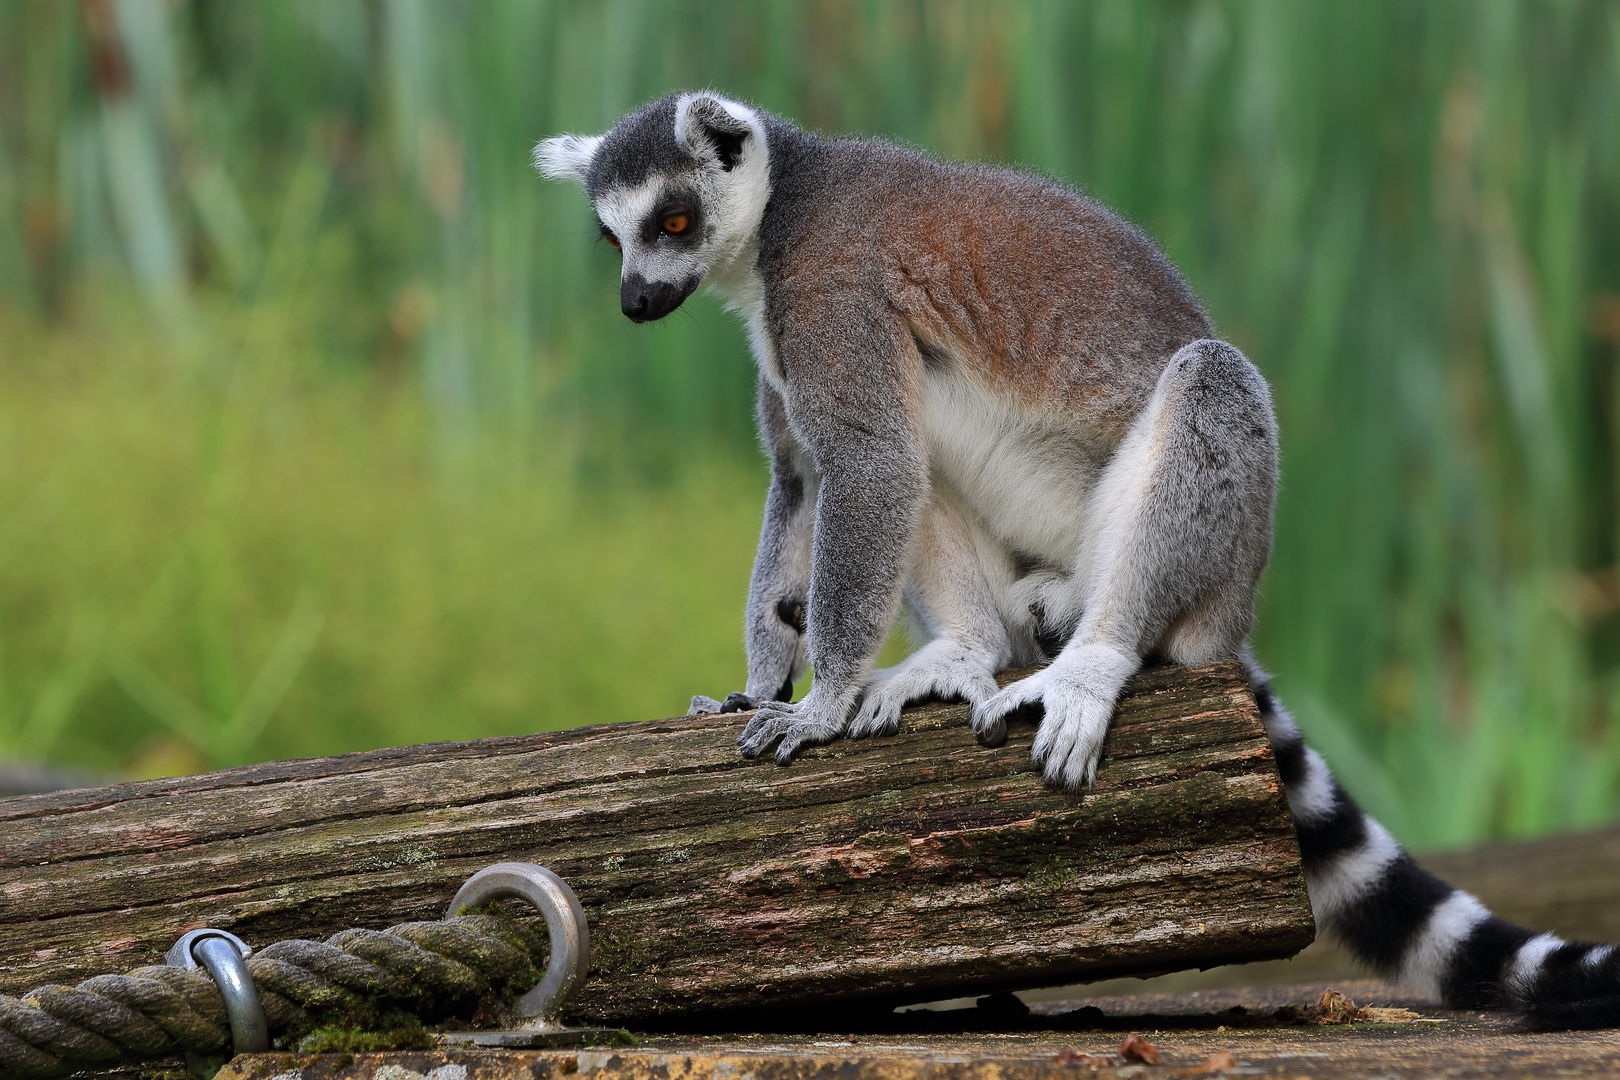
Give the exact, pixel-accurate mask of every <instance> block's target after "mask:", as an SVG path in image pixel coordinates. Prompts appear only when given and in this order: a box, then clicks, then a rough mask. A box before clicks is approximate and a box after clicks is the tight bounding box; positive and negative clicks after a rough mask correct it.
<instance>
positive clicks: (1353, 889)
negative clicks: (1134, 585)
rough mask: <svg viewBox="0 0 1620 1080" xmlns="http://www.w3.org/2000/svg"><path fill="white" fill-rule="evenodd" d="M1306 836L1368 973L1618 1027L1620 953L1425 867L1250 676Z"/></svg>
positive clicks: (1302, 845) (1319, 894)
mask: <svg viewBox="0 0 1620 1080" xmlns="http://www.w3.org/2000/svg"><path fill="white" fill-rule="evenodd" d="M1249 680H1250V684H1251V685H1252V687H1253V689H1254V696H1255V700H1256V701H1257V702H1258V704H1259V706H1260V716H1261V719H1262V720H1263V721H1264V722H1265V725H1266V734H1267V735H1268V736H1270V738H1271V745H1272V749H1273V750H1274V751H1275V753H1276V755H1277V770H1278V773H1279V774H1280V775H1281V777H1282V782H1283V787H1284V790H1285V791H1286V793H1287V796H1288V806H1289V809H1290V811H1292V813H1293V816H1294V828H1295V830H1296V831H1297V833H1298V835H1299V853H1300V857H1301V859H1302V860H1303V862H1304V864H1305V882H1306V887H1307V888H1308V889H1309V891H1310V896H1311V907H1312V909H1313V910H1314V911H1315V913H1316V924H1317V926H1318V927H1320V928H1321V929H1324V930H1326V931H1328V932H1329V933H1330V934H1332V935H1333V936H1334V937H1335V938H1337V939H1338V940H1339V941H1340V942H1342V943H1343V944H1344V945H1345V947H1346V948H1348V949H1349V950H1350V952H1351V953H1352V954H1353V955H1354V956H1355V957H1356V958H1357V959H1358V960H1360V961H1361V962H1362V963H1364V964H1366V965H1367V966H1368V967H1370V968H1372V969H1373V970H1374V971H1376V972H1377V973H1378V974H1380V975H1383V976H1385V977H1387V978H1391V979H1396V980H1398V981H1399V982H1401V983H1402V984H1403V985H1405V986H1407V987H1410V988H1411V989H1413V990H1415V991H1418V992H1420V993H1422V994H1424V995H1425V996H1427V997H1429V998H1431V999H1433V1000H1436V1001H1439V1002H1442V1003H1444V1004H1445V1005H1447V1006H1449V1007H1451V1008H1459V1009H1490V1008H1495V1009H1510V1010H1514V1011H1517V1012H1520V1013H1522V1014H1523V1015H1524V1016H1525V1018H1526V1019H1527V1020H1528V1021H1529V1023H1530V1024H1531V1025H1532V1026H1535V1027H1538V1028H1544V1029H1552V1028H1599V1027H1616V1026H1620V950H1617V949H1616V948H1615V946H1613V945H1594V944H1591V943H1589V942H1579V941H1564V940H1563V939H1561V938H1559V937H1557V936H1555V935H1553V934H1536V933H1532V932H1531V931H1529V930H1526V929H1524V928H1523V927H1520V926H1515V925H1513V924H1512V923H1510V922H1507V921H1506V920H1504V919H1500V918H1498V917H1497V916H1495V915H1492V914H1491V913H1490V912H1489V911H1487V910H1486V909H1485V906H1484V905H1483V904H1481V903H1480V902H1479V901H1478V900H1476V899H1475V898H1474V897H1472V896H1470V895H1469V894H1468V893H1465V892H1463V891H1462V890H1461V889H1454V888H1452V887H1451V886H1450V885H1447V884H1446V883H1445V882H1443V881H1441V880H1440V879H1439V878H1437V877H1435V876H1434V875H1433V874H1430V873H1429V872H1428V871H1426V870H1424V869H1422V868H1421V867H1419V866H1418V865H1417V863H1416V862H1414V861H1413V859H1412V857H1411V856H1410V855H1408V854H1407V853H1406V852H1405V851H1403V850H1402V849H1401V846H1400V845H1399V844H1397V843H1396V842H1395V840H1394V839H1393V838H1392V837H1391V836H1390V835H1389V832H1388V831H1387V830H1386V829H1385V828H1384V827H1383V826H1382V825H1380V824H1378V822H1376V821H1374V820H1373V819H1372V818H1370V817H1368V816H1367V815H1366V814H1365V813H1363V812H1362V810H1361V807H1359V806H1357V805H1356V803H1355V800H1353V799H1351V798H1350V796H1349V795H1348V794H1346V793H1345V790H1344V789H1343V788H1342V787H1340V786H1339V782H1338V781H1337V780H1335V779H1334V778H1333V774H1332V773H1331V772H1329V771H1328V767H1327V765H1326V763H1325V762H1323V760H1322V758H1321V756H1320V755H1319V754H1317V752H1316V751H1315V750H1312V749H1311V748H1310V747H1308V746H1306V745H1305V741H1304V739H1303V738H1301V736H1300V732H1299V728H1298V727H1297V726H1296V725H1295V724H1294V719H1293V717H1291V716H1289V715H1288V710H1286V709H1285V708H1283V706H1282V704H1281V703H1280V702H1278V701H1277V700H1276V698H1274V697H1273V696H1272V694H1271V689H1270V685H1269V680H1268V677H1267V675H1266V674H1265V672H1263V671H1261V670H1260V669H1259V668H1257V667H1255V666H1254V665H1252V664H1251V665H1250V667H1249Z"/></svg>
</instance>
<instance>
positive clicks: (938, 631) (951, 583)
mask: <svg viewBox="0 0 1620 1080" xmlns="http://www.w3.org/2000/svg"><path fill="white" fill-rule="evenodd" d="M1015 576H1016V571H1015V569H1014V565H1013V560H1012V557H1011V556H1010V555H1009V554H1008V553H1007V552H1006V551H1005V550H1004V549H1003V548H1002V546H1001V545H1000V544H999V543H997V542H996V541H995V540H994V539H993V538H992V537H991V536H990V535H989V534H988V532H987V530H985V529H984V527H983V526H982V525H981V524H980V523H979V521H978V520H977V519H976V518H975V517H974V515H973V514H972V513H971V512H970V511H969V510H967V509H966V508H964V507H963V506H961V505H960V504H959V502H958V500H957V499H956V498H955V496H954V494H953V493H952V492H951V490H950V489H949V488H948V487H947V486H946V485H945V484H944V483H943V482H941V481H940V480H939V479H938V478H937V477H936V478H935V479H934V483H933V485H932V490H931V492H930V495H929V499H928V505H927V508H926V510H925V511H924V512H923V518H922V522H921V524H920V525H919V527H918V529H917V533H916V535H915V537H914V539H913V542H912V546H911V557H910V564H909V569H908V573H907V575H906V586H905V597H906V602H907V605H908V606H909V607H910V608H911V611H912V613H913V615H914V616H915V617H916V619H917V621H918V622H919V623H921V628H922V629H923V630H924V631H925V632H926V633H927V634H928V641H927V643H926V644H924V645H923V646H922V647H921V648H919V649H918V650H917V651H916V652H914V653H912V654H911V655H910V656H908V657H906V659H905V660H903V661H902V662H900V663H899V664H896V665H895V666H894V667H892V668H885V669H883V670H880V671H874V672H873V673H872V675H871V677H870V678H868V680H867V683H866V688H865V693H864V694H863V696H862V698H861V705H860V708H859V709H858V710H857V712H856V714H855V718H854V720H853V721H851V723H850V726H849V736H850V738H852V739H859V738H864V737H866V736H868V735H893V734H894V733H895V732H896V731H898V730H899V729H900V711H901V710H902V709H904V708H905V707H906V706H907V705H908V704H911V703H912V702H915V701H926V700H928V699H930V698H944V699H948V700H961V701H966V702H969V703H971V704H973V705H978V704H980V703H981V702H983V701H987V700H989V699H990V698H991V697H993V696H994V695H995V693H996V691H997V687H996V672H998V671H1000V670H1001V669H1002V668H1003V667H1006V666H1007V664H1008V663H1009V662H1011V661H1012V660H1013V658H1014V656H1015V655H1017V651H1016V649H1015V647H1014V642H1013V640H1012V636H1011V635H1010V634H1009V632H1008V629H1007V627H1006V625H1005V624H1004V623H1003V621H1002V618H1001V613H1000V612H999V611H998V610H997V606H996V591H997V589H998V588H999V589H1001V590H1006V589H1008V588H1009V587H1010V586H1011V585H1012V582H1013V580H1014V578H1015ZM977 734H978V735H979V737H980V740H981V741H984V742H988V743H991V744H996V743H999V742H1000V741H1001V740H1002V739H1005V737H1006V725H1005V724H1001V725H1000V727H999V728H992V729H987V730H983V731H979V732H977Z"/></svg>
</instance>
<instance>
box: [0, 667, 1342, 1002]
mask: <svg viewBox="0 0 1620 1080" xmlns="http://www.w3.org/2000/svg"><path fill="white" fill-rule="evenodd" d="M742 719H743V718H741V717H738V716H735V715H733V716H712V717H693V718H681V719H675V720H662V721H652V722H648V723H632V724H608V725H596V726H592V727H585V728H579V729H575V730H573V731H563V732H553V733H547V734H543V735H534V736H528V737H516V738H502V739H486V740H479V741H475V742H467V743H443V744H436V745H431V746H422V747H407V748H401V749H393V750H380V751H373V752H368V753H361V754H350V755H346V756H343V757H337V758H325V759H318V760H310V761H295V762H278V763H273V764H268V765H256V766H249V767H245V768H240V769H230V770H226V771H223V772H218V773H210V774H205V775H201V776H193V777H182V778H175V779H168V780H154V781H145V782H140V783H133V784H123V785H118V786H114V787H108V788H97V789H91V790H85V791H71V792H54V793H51V794H45V795H33V796H23V797H19V798H12V799H3V800H0V838H3V843H0V991H3V992H7V993H17V992H20V991H23V990H26V989H29V988H32V987H34V986H37V985H40V984H42V983H45V982H70V981H74V980H77V979H82V978H85V977H87V976H89V975H93V974H102V973H107V972H113V971H122V970H126V969H128V968H131V967H134V966H136V965H138V964H143V963H150V962H156V961H157V958H158V957H159V956H160V955H161V953H162V952H163V951H164V950H165V949H166V948H167V947H168V945H169V944H170V943H171V942H172V941H173V940H174V939H175V938H176V937H177V936H178V935H179V934H180V933H181V932H183V930H185V929H187V928H191V927H195V926H198V925H211V926H218V927H223V928H227V929H230V930H232V931H233V932H235V933H237V934H239V935H241V936H242V937H244V938H245V939H246V940H248V941H249V943H252V944H266V943H269V942H271V941H274V940H278V939H281V938H286V937H323V936H325V935H328V934H330V933H333V932H335V931H337V930H340V929H344V928H347V927H351V926H361V927H383V926H387V925H390V924H393V923H397V922H401V921H405V920H408V919H430V918H437V917H439V916H440V915H441V914H442V912H443V908H444V905H445V904H446V903H447V902H448V898H449V897H450V895H451V894H452V893H453V892H454V891H455V889H456V887H457V886H458V885H459V884H460V883H461V882H462V881H463V880H465V879H466V878H467V877H468V876H470V875H471V874H472V873H473V872H474V871H476V870H478V869H480V868H481V867H483V866H485V865H487V864H489V863H491V862H498V861H502V860H507V859H520V860H526V861H533V862H539V863H542V864H544V865H546V866H549V867H551V868H552V869H554V870H556V871H557V872H558V873H560V874H562V875H563V876H564V877H565V878H566V879H568V881H569V882H570V883H571V884H572V885H573V886H574V888H575V889H576V891H577V892H578V893H579V895H580V899H581V900H582V901H583V903H584V905H585V907H586V910H587V911H588V912H589V914H590V918H591V932H592V935H593V942H594V945H595V949H594V958H593V963H592V974H591V978H590V980H589V981H588V982H587V983H586V985H585V987H584V988H583V990H582V991H581V993H580V995H579V996H578V997H577V998H576V1000H575V1007H574V1013H575V1015H576V1016H577V1018H578V1019H580V1020H581V1021H590V1022H612V1023H625V1022H629V1021H632V1020H637V1019H644V1020H645V1019H652V1018H656V1017H668V1016H673V1015H677V1014H689V1013H692V1012H699V1011H717V1010H718V1011H724V1010H748V1009H758V1008H762V1007H772V1006H782V1007H789V1006H791V1007H801V1006H805V1005H809V1004H814V1003H818V1002H831V1001H844V1002H847V1001H850V1000H859V999H870V1000H871V1001H872V1003H873V1007H887V1006H888V1005H890V1004H892V1003H894V1002H897V1001H902V1000H919V999H927V998H937V997H943V996H951V995H955V994H961V993H974V992H986V991H989V990H993V989H1005V988H1014V987H1030V986H1038V985H1053V984H1058V983H1067V982H1075V981H1078V980H1083V979H1089V978H1100V977H1105V976H1113V975H1119V974H1131V973H1146V972H1157V971H1169V970H1177V969H1180V968H1186V967H1195V966H1197V967H1204V966H1210V965H1212V964H1217V963H1228V962H1233V961H1241V960H1254V959H1262V958H1270V957H1279V956H1286V955H1290V954H1292V953H1294V952H1296V951H1297V950H1298V949H1300V948H1301V947H1303V946H1304V945H1305V944H1306V943H1308V942H1309V941H1310V940H1311V937H1312V934H1313V929H1312V921H1311V913H1310V906H1309V902H1308V901H1307V899H1306V896H1305V889H1304V882H1303V878H1302V876H1301V871H1300V867H1299V857H1298V850H1297V847H1296V845H1295V841H1294V834H1293V827H1292V824H1291V822H1290V820H1289V818H1288V813H1287V809H1286V806H1285V803H1284V801H1283V798H1282V795H1281V791H1280V787H1279V784H1278V780H1277V776H1276V770H1275V765H1274V762H1273V759H1272V755H1271V750H1270V746H1269V745H1268V744H1267V742H1266V738H1265V733H1264V730H1263V729H1262V727H1261V725H1260V723H1259V718H1258V714H1257V712H1256V710H1255V707H1254V702H1253V699H1252V698H1251V697H1250V695H1249V692H1248V689H1247V686H1246V684H1245V681H1244V676H1243V672H1242V669H1241V667H1239V666H1238V665H1236V664H1214V665H1209V666H1206V667H1202V668H1196V669H1191V670H1186V669H1181V668H1175V667H1171V666H1161V667H1155V668H1150V669H1147V670H1145V671H1143V672H1142V673H1141V674H1140V675H1138V676H1137V678H1136V679H1135V680H1133V682H1132V684H1131V686H1130V688H1129V690H1128V693H1127V695H1126V697H1125V698H1124V699H1123V700H1122V702H1121V705H1120V708H1119V711H1118V713H1117V715H1116V717H1115V721H1114V726H1113V729H1112V731H1111V733H1110V735H1109V739H1108V743H1107V745H1106V747H1105V761H1104V765H1103V768H1102V770H1101V772H1100V775H1099V778H1098V783H1097V786H1096V788H1095V790H1093V791H1091V792H1089V793H1087V794H1086V795H1084V796H1082V797H1071V796H1067V795H1064V794H1062V793H1059V792H1054V791H1051V790H1049V789H1047V788H1045V787H1044V786H1042V784H1041V783H1040V781H1039V778H1038V776H1037V774H1036V772H1035V769H1034V766H1033V765H1032V763H1031V762H1030V760H1029V746H1030V741H1031V738H1032V733H1033V728H1032V727H1031V726H1029V725H1027V724H1026V725H1018V724H1015V725H1014V726H1013V729H1012V731H1011V737H1010V738H1009V739H1008V742H1007V744H1006V745H1005V746H1002V747H1000V748H997V749H994V750H990V749H985V748H983V747H980V746H978V745H977V744H976V743H975V742H974V741H973V737H972V734H971V732H970V731H969V730H968V726H967V710H966V708H965V707H964V706H960V705H928V706H923V707H920V708H916V709H912V710H909V711H908V712H907V713H906V715H905V717H904V718H903V721H902V729H903V730H902V733H901V734H900V735H899V736H897V737H895V738H891V739H876V740H868V741H863V742H855V743H852V742H840V743H835V744H833V745H831V746H828V747H823V748H820V749H817V750H814V751H811V752H809V753H807V754H806V755H804V756H803V757H802V758H801V759H800V760H799V761H797V762H795V763H794V764H793V765H792V766H791V767H789V768H778V767H776V766H775V765H773V764H770V763H769V762H765V761H754V762H748V761H743V760H741V759H740V758H738V757H737V756H736V752H735V748H734V745H733V739H734V737H735V734H736V732H737V731H738V730H739V729H740V726H741V723H742Z"/></svg>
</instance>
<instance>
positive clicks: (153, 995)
mask: <svg viewBox="0 0 1620 1080" xmlns="http://www.w3.org/2000/svg"><path fill="white" fill-rule="evenodd" d="M545 950H546V938H545V935H544V934H543V933H541V934H534V933H532V932H530V931H529V930H527V929H526V928H524V927H523V926H521V925H519V924H517V923H515V922H512V921H509V920H507V919H502V918H496V917H494V916H490V915H466V916H461V917H458V918H454V919H447V920H445V921H444V922H410V923H401V924H400V925H398V926H393V927H390V928H389V929H387V930H385V931H380V932H379V931H376V930H344V931H342V932H341V933H338V934H334V935H332V936H331V937H329V938H327V939H326V940H325V941H324V942H322V941H300V940H291V941H278V942H277V943H276V944H274V945H270V946H267V947H266V948H263V949H259V950H257V951H255V952H254V953H253V955H252V956H250V957H249V958H248V960H247V967H248V972H249V973H250V974H251V975H252V976H253V984H254V986H255V987H257V988H258V992H259V1000H260V1002H261V1003H262V1004H263V1006H264V1013H265V1018H266V1019H267V1020H268V1021H269V1023H270V1031H271V1033H272V1035H275V1034H293V1035H297V1034H300V1033H302V1032H305V1031H308V1030H309V1029H310V1028H312V1027H314V1026H316V1025H317V1024H318V1023H319V1022H320V1020H321V1019H322V1018H323V1017H328V1016H332V1015H334V1014H335V1015H339V1016H349V1017H354V1016H360V1015H364V1013H365V1012H366V1011H367V1010H368V1009H375V1008H376V1007H377V1006H378V1005H379V1004H382V1003H386V1004H388V1005H390V1006H393V1007H396V1008H402V1009H405V1010H406V1011H409V1012H412V1013H415V1014H416V1015H417V1016H419V1017H421V1018H422V1019H424V1020H430V1019H439V1018H443V1017H446V1016H452V1015H470V1014H471V1013H473V1012H475V1011H477V1009H478V1008H479V1007H480V1006H481V1005H484V1004H485V1003H486V1002H487V1001H488V999H489V998H491V997H492V996H503V995H505V994H507V993H508V992H510V991H511V990H513V989H517V990H519V991H520V992H521V990H525V989H527V988H528V987H529V986H532V985H533V984H534V982H535V980H536V979H537V978H538V972H537V969H536V965H537V958H540V957H542V956H543V955H544V954H545ZM230 1049H231V1031H230V1024H229V1020H228V1019H227V1017H226V1013H225V1002H224V1000H223V999H222V998H221V997H220V993H219V988H218V987H217V986H215V985H214V980H213V979H212V978H210V977H209V975H208V973H207V972H206V971H203V970H201V969H198V968H190V969H186V968H177V967H143V968H137V969H135V970H134V971H131V972H130V973H129V974H127V975H98V976H96V977H95V978H93V979H86V980H85V981H84V982H81V983H80V984H79V985H77V986H41V987H39V988H38V989H36V990H33V991H31V992H30V993H28V994H25V995H23V996H22V997H20V998H16V997H11V996H9V995H7V994H0V1076H7V1077H11V1076H17V1077H31V1076H60V1075H62V1074H65V1073H71V1072H76V1071H78V1070H81V1069H84V1068H87V1067H97V1066H102V1067H107V1066H112V1065H118V1064H128V1063H133V1062H137V1061H141V1060H145V1059H149V1058H153V1057H160V1056H171V1055H175V1054H179V1053H180V1052H182V1051H186V1050H189V1051H194V1052H197V1053H202V1054H216V1053H225V1054H228V1053H229V1052H230Z"/></svg>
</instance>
